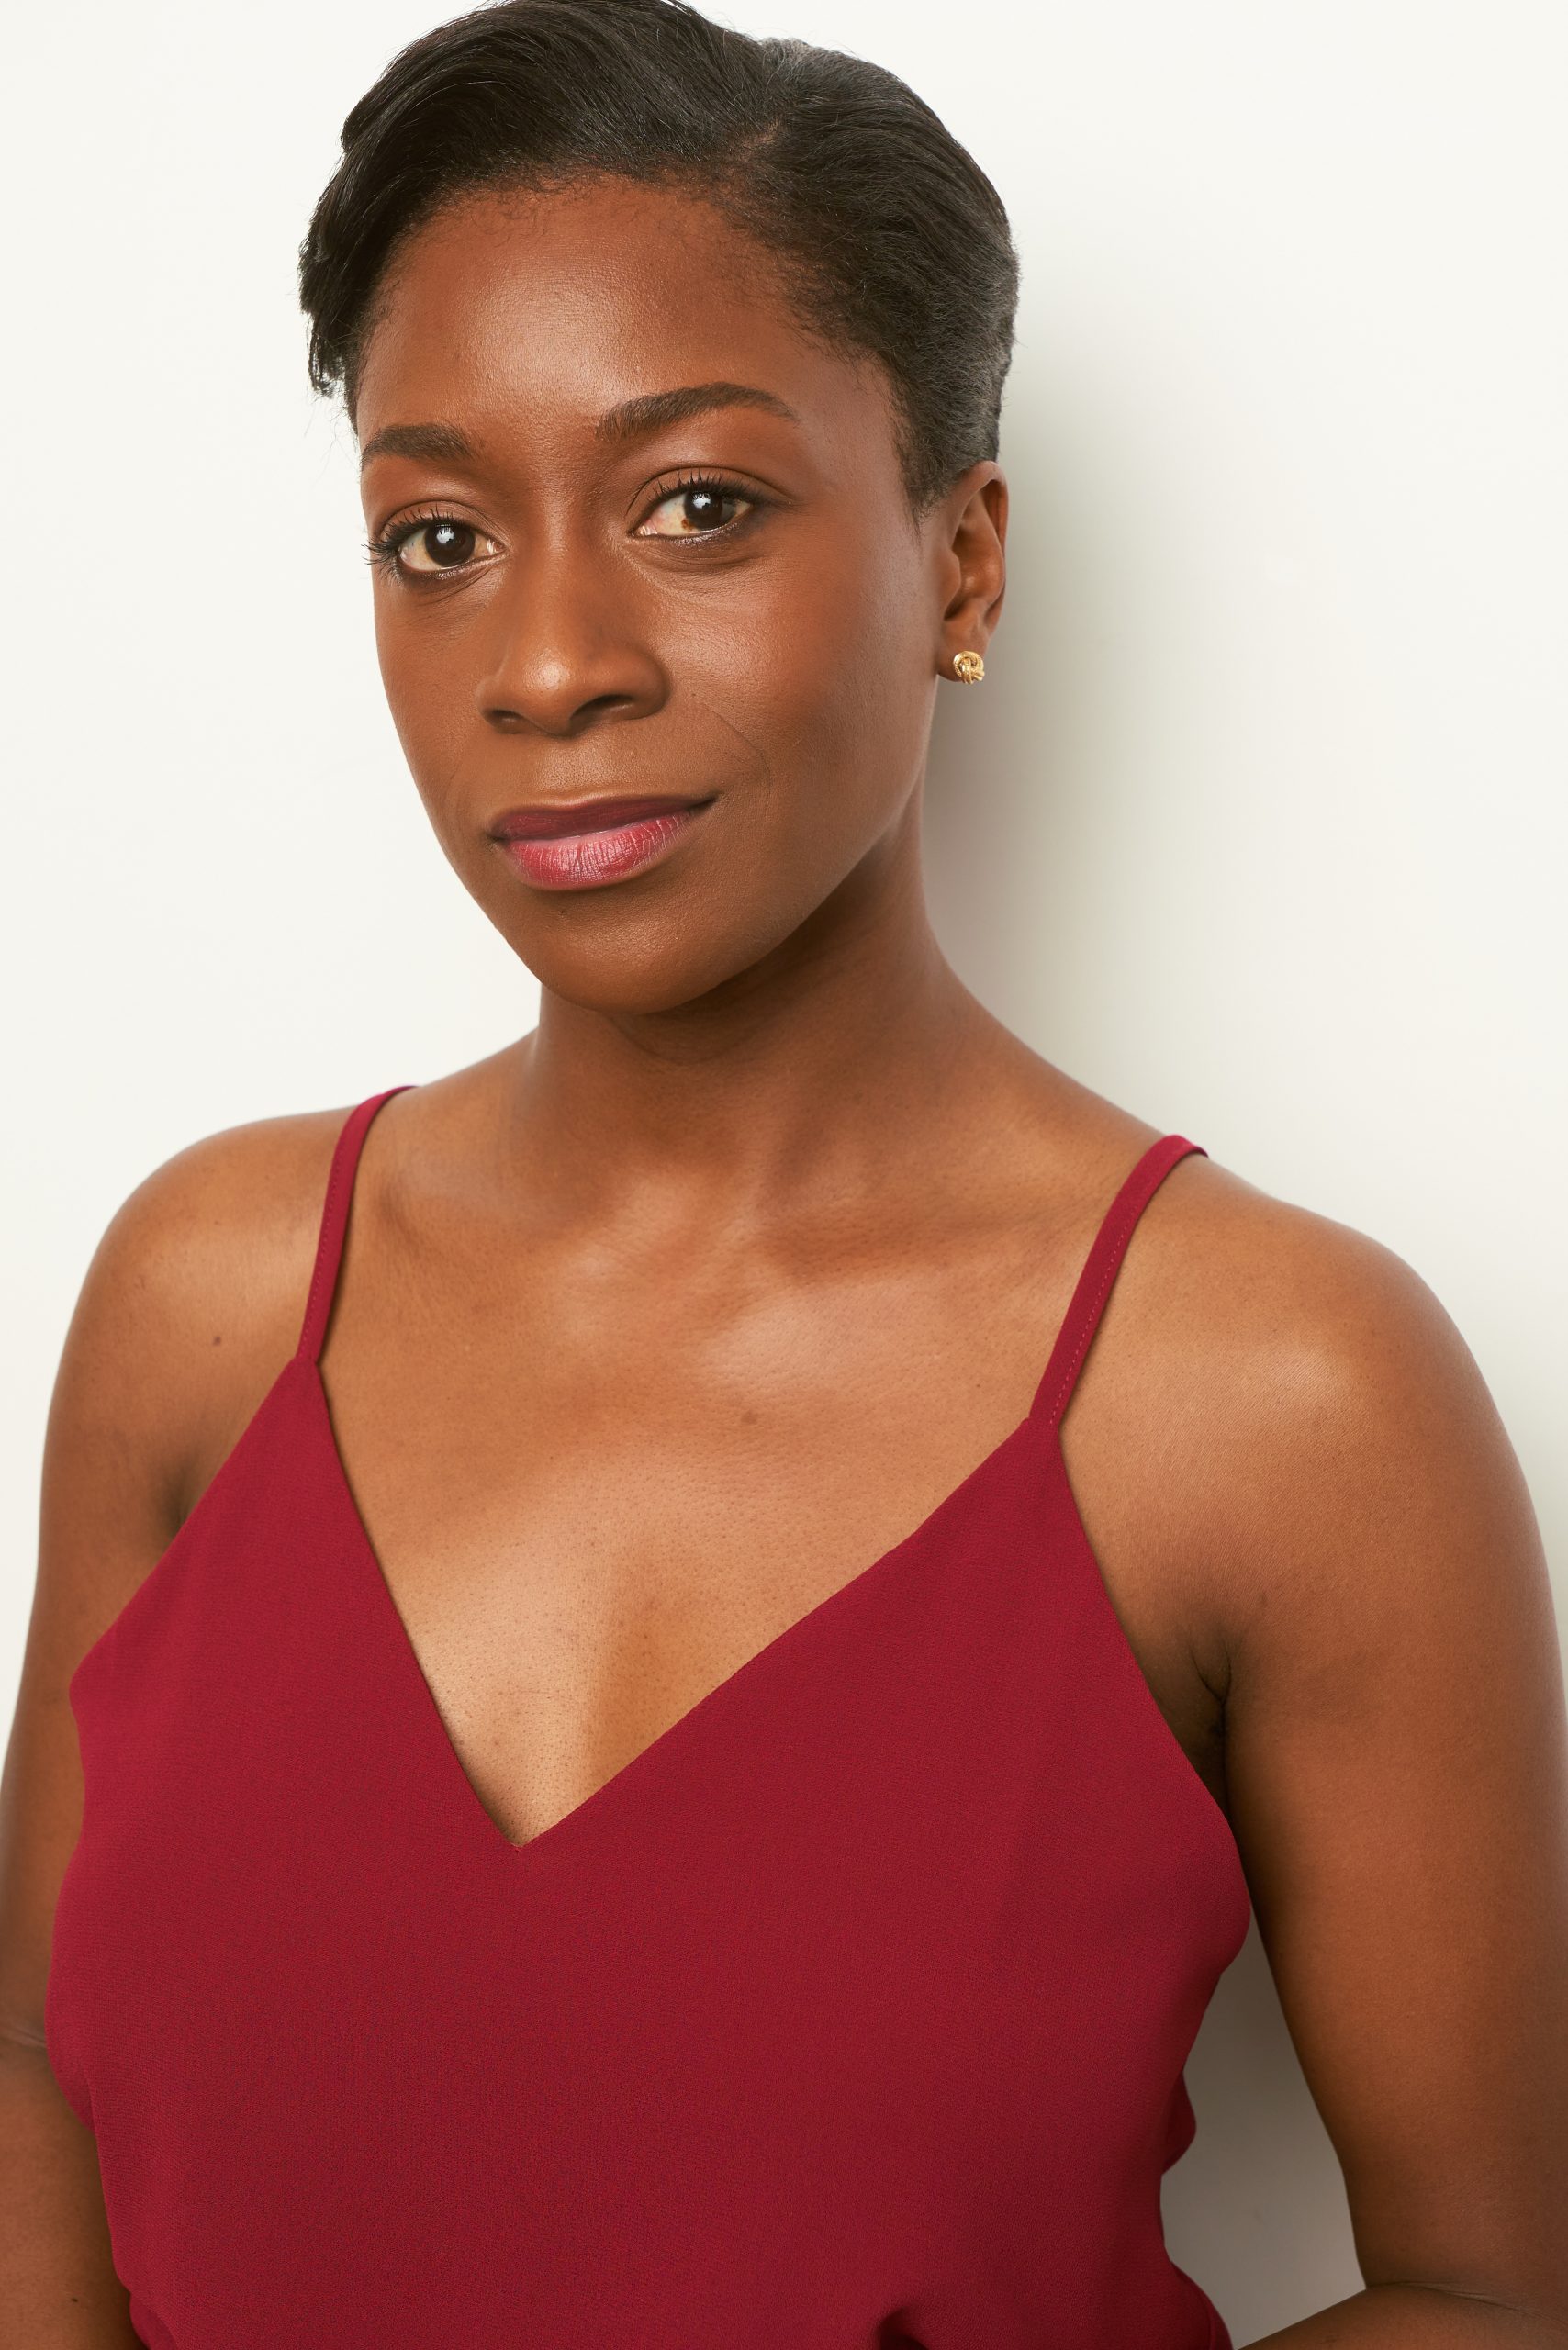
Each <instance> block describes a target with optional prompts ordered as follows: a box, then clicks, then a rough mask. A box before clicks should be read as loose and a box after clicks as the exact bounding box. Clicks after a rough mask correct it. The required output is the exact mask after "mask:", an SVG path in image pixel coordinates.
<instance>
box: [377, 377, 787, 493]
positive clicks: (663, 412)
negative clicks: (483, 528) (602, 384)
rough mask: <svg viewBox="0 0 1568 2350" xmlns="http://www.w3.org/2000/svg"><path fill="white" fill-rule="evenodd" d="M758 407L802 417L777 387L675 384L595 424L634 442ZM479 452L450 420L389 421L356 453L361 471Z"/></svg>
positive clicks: (470, 457) (598, 430) (613, 437)
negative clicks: (404, 460)
mask: <svg viewBox="0 0 1568 2350" xmlns="http://www.w3.org/2000/svg"><path fill="white" fill-rule="evenodd" d="M715 408H762V409H765V410H766V411H767V414H768V415H769V416H781V417H783V418H785V420H787V421H788V422H789V423H790V424H799V422H800V421H801V420H800V418H799V417H798V416H797V415H796V413H795V410H794V409H793V408H791V407H790V404H789V402H788V401H787V400H781V399H780V398H779V397H778V394H777V392H767V391H764V390H763V388H762V386H760V385H759V384H679V385H678V386H676V387H675V388H674V389H673V390H672V391H667V392H644V393H642V394H641V395H640V396H639V397H637V398H636V399H631V400H622V402H621V403H620V405H619V407H616V408H609V409H607V410H606V411H605V413H604V415H603V416H601V417H600V418H599V420H598V421H597V423H596V424H595V426H594V428H593V429H594V437H595V439H596V440H599V441H637V440H641V439H642V438H643V437H644V435H645V434H647V433H650V432H658V431H662V430H663V429H664V427H665V426H666V425H668V424H684V423H685V421H686V420H687V419H688V417H692V416H707V415H710V414H711V412H712V411H713V410H714V409H715ZM478 456H479V452H478V450H477V449H476V447H475V446H474V443H473V442H471V441H470V440H469V438H468V436H467V434H466V433H465V432H460V431H458V429H457V427H456V425H454V424H388V425H386V426H384V427H383V429H382V431H379V432H377V433H375V435H374V436H373V438H372V439H370V440H369V441H367V442H365V444H364V449H363V450H362V451H361V452H360V460H359V465H360V471H361V473H363V472H364V468H365V467H366V465H368V464H369V463H370V461H371V459H372V458H373V457H423V458H425V459H427V460H428V461H429V462H430V463H431V464H476V463H477V462H478Z"/></svg>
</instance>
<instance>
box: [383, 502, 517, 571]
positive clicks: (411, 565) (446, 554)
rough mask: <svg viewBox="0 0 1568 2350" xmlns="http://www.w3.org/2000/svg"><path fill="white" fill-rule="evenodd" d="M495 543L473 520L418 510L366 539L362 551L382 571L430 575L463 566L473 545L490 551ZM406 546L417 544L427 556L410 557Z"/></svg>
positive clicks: (456, 569)
mask: <svg viewBox="0 0 1568 2350" xmlns="http://www.w3.org/2000/svg"><path fill="white" fill-rule="evenodd" d="M495 544H496V543H495V541H494V539H492V538H490V537H489V536H488V535H487V533H486V532H483V531H481V530H480V529H479V528H478V526H477V524H476V523H474V522H464V521H460V520H458V518H457V516H456V515H455V514H420V515H415V516H412V517H410V518H409V519H408V520H404V521H401V522H394V523H393V524H392V526H391V528H390V529H389V530H386V531H383V532H382V533H381V535H380V537H379V538H375V539H370V540H368V541H367V542H366V544H365V553H366V554H368V555H369V557H370V560H371V561H372V562H373V563H374V564H375V565H377V566H378V568H379V569H381V570H382V571H385V572H398V573H400V574H401V575H402V576H404V577H405V578H418V579H432V578H439V577H440V576H441V575H442V573H443V572H447V573H451V572H455V571H464V570H466V568H467V567H468V565H470V564H471V563H472V562H473V560H474V556H475V550H476V548H487V549H488V550H489V551H490V552H491V553H493V552H494V550H495ZM406 547H410V548H411V547H418V548H419V549H420V552H421V553H422V554H425V555H426V556H427V557H428V558H429V560H428V561H426V562H423V563H416V562H412V561H410V560H409V559H408V558H407V557H405V555H404V553H403V550H404V549H405V548H406Z"/></svg>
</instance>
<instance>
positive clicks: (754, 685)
mask: <svg viewBox="0 0 1568 2350" xmlns="http://www.w3.org/2000/svg"><path fill="white" fill-rule="evenodd" d="M931 592H932V591H931V586H930V583H929V582H928V581H927V579H926V578H925V576H924V568H923V565H922V562H921V554H920V550H919V548H918V546H917V545H916V544H915V543H913V540H912V539H911V538H910V536H909V534H908V529H907V525H902V526H901V525H900V523H899V522H898V520H897V519H896V518H895V519H894V520H892V521H891V522H890V524H889V526H888V527H887V529H886V530H885V531H878V530H876V529H874V528H872V527H870V526H868V527H866V528H864V529H863V530H862V531H861V532H859V533H858V534H857V535H853V536H852V535H850V534H849V533H846V532H835V533H831V534H823V535H819V534H814V533H813V534H812V538H811V539H810V540H809V541H808V539H807V537H806V534H804V533H802V534H801V543H800V544H799V545H798V547H797V548H795V549H792V550H791V559H790V562H788V563H782V562H781V563H778V564H763V565H757V566H756V570H755V572H753V573H751V574H750V575H749V576H745V577H744V579H738V580H737V582H736V588H735V592H734V593H732V594H729V595H726V596H725V597H724V598H723V599H722V610H721V603H720V599H715V604H714V608H713V610H712V613H711V625H710V626H708V627H707V628H704V627H703V626H702V625H701V624H700V621H698V624H697V625H695V626H692V625H690V624H689V622H690V616H687V618H686V621H685V623H684V624H683V625H682V626H681V628H680V631H679V634H680V639H681V642H680V643H679V644H678V646H672V648H671V650H672V658H671V664H670V666H671V673H672V676H673V677H674V678H675V680H676V682H677V685H678V688H680V689H681V690H683V691H684V693H685V694H687V695H689V696H690V697H691V698H692V699H695V700H698V701H700V702H701V703H703V704H705V705H706V708H707V710H708V711H710V712H711V714H712V715H713V716H716V717H718V718H720V719H721V720H722V721H724V722H726V723H727V724H728V725H729V726H730V727H731V728H732V729H733V730H734V733H736V734H737V735H739V736H741V737H742V738H743V739H744V741H745V744H746V746H747V748H748V750H749V751H750V753H751V755H752V759H753V762H754V772H755V773H756V778H757V781H758V783H759V784H760V785H761V786H762V787H764V793H765V796H764V798H763V800H762V802H761V804H760V806H759V808H758V811H757V813H758V815H759V817H760V818H761V819H762V820H763V821H764V822H766V825H767V830H768V832H769V834H771V835H772V837H773V838H774V839H775V841H776V842H777V843H778V845H780V846H783V845H785V844H786V843H787V842H788V841H789V840H790V839H791V838H797V839H801V840H808V841H811V842H812V843H815V844H818V845H822V844H823V843H825V842H828V841H832V842H834V844H835V845H837V846H839V847H840V848H841V849H850V850H854V851H855V852H856V853H858V852H859V851H860V850H863V849H864V848H865V847H867V846H868V845H870V843H871V841H872V840H874V839H875V838H876V837H877V836H878V835H879V834H880V833H881V831H882V830H883V829H884V828H885V826H886V824H887V823H888V822H890V819H891V817H892V816H893V815H894V814H895V813H896V811H897V810H898V809H899V807H900V806H901V805H902V802H903V800H904V799H905V798H906V796H907V794H908V792H909V790H910V788H911V787H912V785H913V783H914V782H915V780H916V779H917V778H918V776H919V773H920V768H921V765H922V761H923V759H924V748H925V738H926V733H927V729H928V726H929V722H930V709H931V700H932V695H933V692H934V679H933V677H932V648H933V643H934V633H935V632H934V626H933V622H932V618H931Z"/></svg>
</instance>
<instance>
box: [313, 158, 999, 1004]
mask: <svg viewBox="0 0 1568 2350" xmlns="http://www.w3.org/2000/svg"><path fill="white" fill-rule="evenodd" d="M355 424H356V428H357V431H358V436H359V441H360V446H361V449H362V452H363V463H364V471H363V476H362V480H363V497H364V513H365V520H366V523H367V526H368V531H369V534H370V536H371V538H372V539H373V540H378V541H380V542H382V550H381V554H380V556H379V557H378V560H377V564H376V567H375V632H376V644H377V649H378V653H379V656H380V663H381V673H382V677H383V678H384V680H385V683H386V693H387V698H388V700H389V703H390V706H391V710H392V715H393V719H394V722H395V723H396V725H397V728H398V736H399V739H400V741H401V743H402V745H403V749H404V752H405V754H406V755H407V758H408V761H409V767H410V769H411V771H412V774H413V777H414V779H415V782H416V784H417V786H418V788H419V790H420V796H421V798H422V799H423V801H424V804H425V807H426V809H427V811H429V814H430V818H431V823H432V824H433V825H434V827H435V831H436V834H437V836H438V837H439V839H440V841H441V844H442V848H443V849H444V851H445V853H446V855H447V856H448V858H449V859H450V860H451V863H452V865H453V867H454V869H455V871H456V872H457V874H458V876H459V877H460V878H461V879H462V881H463V883H464V885H465V888H466V889H468V890H470V891H471V893H472V894H473V896H474V897H475V898H476V900H477V901H478V902H479V904H480V905H481V906H483V908H484V909H485V911H486V912H487V914H488V915H489V917H490V919H491V921H492V922H493V923H495V924H496V927H497V928H498V930H499V931H500V932H501V934H502V935H503V936H504V937H505V938H506V939H507V940H508V941H509V943H510V946H512V947H513V948H514V950H515V951H516V953H517V954H518V955H519V957H521V959H522V961H523V962H524V963H526V964H527V965H528V967H529V968H531V969H532V971H533V972H535V973H536V974H537V976H538V977H539V979H541V980H542V981H543V984H544V985H545V986H546V987H547V988H549V989H551V990H554V991H555V992H557V993H559V994H560V995H562V996H565V997H566V998H568V999H570V1000H571V1001H573V1002H577V1003H581V1004H585V1005H591V1006H595V1007H597V1008H599V1009H601V1010H605V1011H626V1012H655V1011H665V1010H668V1009H671V1008H673V1007H675V1006H677V1005H679V1004H683V1003H687V1002H690V1001H692V1000H693V999H694V998H696V997H698V996H700V995H702V994H704V993H706V992H707V991H708V990H711V989H713V988H715V987H717V986H719V985H721V984H722V982H723V981H725V980H727V979H733V978H734V977H735V976H736V975H737V974H739V973H741V972H745V971H748V970H751V969H752V968H753V967H755V966H756V964H757V963H758V962H759V961H760V960H761V959H762V958H763V957H767V956H768V955H770V954H771V953H773V952H774V951H775V950H777V949H778V948H780V947H781V946H783V945H784V943H785V942H786V941H789V940H790V939H791V938H792V937H793V936H794V935H795V934H797V933H798V932H800V931H801V925H802V924H804V923H807V921H808V918H809V917H810V916H812V914H813V913H816V912H817V911H818V909H824V910H826V909H829V908H832V909H835V910H837V911H839V912H843V913H844V914H845V915H846V918H848V917H850V916H852V915H853V912H854V911H855V909H856V907H857V905H860V904H862V903H864V902H865V901H867V899H868V898H869V899H871V900H874V899H875V897H876V895H877V892H878V888H879V883H883V882H885V881H886V880H887V878H888V876H889V875H890V872H891V871H892V869H893V867H894V866H895V864H896V862H897V859H898V856H899V854H900V851H901V848H902V851H903V852H904V853H905V854H906V855H913V840H914V826H915V824H916V822H917V821H918V800H917V799H915V798H914V796H913V787H914V786H915V785H916V783H917V782H918V779H919V777H920V772H921V768H922V764H923V761H924V751H925V742H926V736H927V732H928V729H929V725H930V719H931V710H932V701H933V697H934V694H935V688H936V679H937V676H938V672H939V670H940V669H941V668H943V667H944V666H948V665H949V664H950V661H951V656H952V654H953V653H954V652H955V651H958V650H959V649H961V647H962V646H964V645H965V644H973V645H976V646H980V645H982V644H983V643H984V641H985V636H986V633H987V632H988V629H989V625H990V622H991V621H992V620H993V619H994V616H995V604H996V600H997V598H998V597H999V595H1000V560H1001V553H1000V543H999V538H1000V525H1001V523H1002V520H1003V513H1004V509H1003V505H1002V499H1003V495H1004V494H1003V492H1002V486H1001V481H1000V476H998V475H997V471H996V468H995V467H994V466H993V465H981V466H977V467H975V468H972V469H971V473H970V474H969V475H968V476H965V477H964V481H963V482H962V483H960V484H959V485H958V486H957V487H956V489H955V491H954V492H953V493H951V494H950V495H949V496H948V497H947V498H945V499H944V500H943V501H941V503H940V504H939V505H938V506H937V507H936V508H935V509H934V510H933V512H932V513H931V514H930V515H929V516H927V517H926V518H924V520H921V521H919V522H917V521H916V520H914V519H913V516H912V514H911V512H910V509H909V505H908V501H907V498H906V494H905V489H904V485H903V480H902V475H901V471H900V464H899V454H898V445H897V440H896V437H895V436H896V422H895V411H894V407H893V402H892V397H891V394H890V389H889V387H888V385H887V382H886V379H885V377H884V376H883V375H882V373H881V371H880V369H879V368H878V367H877V366H875V365H874V364H870V363H865V364H857V362H856V361H855V360H854V359H853V358H850V357H846V356H845V355H843V354H841V353H834V352H832V351H829V350H828V349H826V348H825V347H824V346H823V344H822V343H821V342H819V341H816V340H815V339H814V338H813V337H812V335H811V334H810V333H809V332H807V331H806V330H804V329H803V328H802V327H801V324H800V322H799V320H798V319H797V317H796V316H795V314H794V312H793V311H792V310H791V308H790V305H789V303H788V301H787V299H786V298H785V297H784V296H783V294H782V293H781V291H780V290H779V288H778V285H777V283H776V281H775V278H774V274H773V272H772V269H771V267H770V266H769V264H768V263H767V256H766V255H764V254H762V253H761V252H759V251H758V249H757V248H756V246H755V245H754V244H753V243H752V242H751V241H749V240H747V239H746V238H745V237H744V236H742V235H741V234H739V233H738V232H737V231H735V230H734V229H731V228H730V227H728V226H727V225H726V224H725V223H724V222H723V221H722V219H721V218H719V217H718V216H717V215H716V214H715V213H713V212H712V211H711V210H710V209H709V207H707V206H705V205H704V204H702V203H701V202H700V200H697V199H694V198H691V197H687V196H676V195H672V194H669V193H666V192H664V191H655V190H652V189H646V188H641V187H636V186H633V185H627V184H626V183H623V182H602V181H601V182H595V183H590V184H588V185H582V186H579V187H577V188H575V189H571V190H568V191H566V193H563V194H555V195H550V196H517V195H511V196H501V195H498V194H492V193H487V194H485V195H482V196H470V197H467V198H465V199H463V200H461V201H459V202H457V203H456V204H454V206H452V207H449V208H448V209H447V210H446V211H444V212H443V213H442V214H441V215H440V216H439V217H438V218H435V219H434V220H432V221H431V223H430V224H429V225H428V226H427V227H425V228H424V229H421V230H420V232H419V233H418V234H417V235H416V236H415V237H414V238H412V239H411V240H410V241H409V245H408V247H407V248H406V249H405V251H404V252H403V254H402V255H401V256H400V257H399V259H398V262H397V263H396V264H395V267H394V269H393V271H392V272H391V273H390V274H389V277H388V279H387V281H386V287H385V291H384V303H383V315H382V316H381V319H380V322H379V323H378V324H377V326H376V327H375V331H374V333H373V335H372V338H371V341H370V344H369V348H368V351H367V353H366V357H365V363H364V369H363V372H362V375H361V381H360V387H359V397H358V401H357V408H356V415H355ZM977 493H978V494H977ZM965 514H969V515H970V516H971V517H974V518H978V519H977V520H971V521H970V523H969V525H967V526H966V527H967V529H968V532H969V539H971V540H975V541H976V542H977V543H979V542H983V541H989V542H990V543H991V548H992V553H991V557H990V558H989V568H988V562H987V559H984V550H983V547H982V549H981V555H982V559H981V560H980V564H979V574H980V575H982V576H980V580H979V586H978V587H977V586H976V584H975V581H974V579H972V578H971V577H970V573H971V570H973V569H974V565H972V564H971V563H969V562H968V561H966V559H965V554H964V548H965V544H966V543H967V542H966V539H965V529H964V528H961V527H959V518H960V517H961V516H963V515H965ZM971 553H972V549H971ZM644 799H651V800H668V801H671V802H675V803H681V804H683V805H684V807H685V811H686V812H684V813H681V812H678V811H677V810H672V811H666V813H665V815H664V818H663V821H662V822H655V823H654V824H653V825H652V827H651V828H650V827H649V826H647V825H646V824H644V827H643V829H641V830H640V831H636V832H632V833H628V832H627V831H625V830H624V829H622V830H621V831H619V832H612V831H604V832H602V834H601V838H600V841H599V849H598V850H597V851H595V849H594V848H593V846H592V845H591V844H590V845H589V847H588V850H586V851H585V850H584V848H583V847H582V845H581V843H580V840H579V841H577V842H573V843H569V844H560V845H553V846H552V845H541V844H540V842H539V841H538V840H537V839H535V838H529V837H528V834H529V832H530V828H531V827H532V828H535V829H536V828H537V827H538V826H539V825H540V824H541V823H544V824H548V823H550V822H554V821H558V820H559V818H560V815H561V811H562V810H563V808H564V807H565V806H566V803H578V804H580V803H585V802H588V801H593V800H644ZM692 802H699V803H700V806H698V807H697V808H696V809H695V810H694V811H693V810H692V809H691V807H690V803H692ZM618 814H619V815H620V817H621V818H622V821H623V819H624V814H625V811H616V810H614V809H598V810H596V809H592V808H587V807H584V808H583V810H582V820H581V822H577V820H576V819H571V820H569V821H571V822H572V823H573V824H574V826H575V829H576V830H577V833H578V834H579V835H580V834H582V833H583V832H584V831H585V830H586V829H590V828H599V827H603V826H604V825H605V824H606V822H607V819H608V820H615V819H616V818H617V816H618ZM509 834H510V835H517V834H522V835H523V836H524V837H523V838H522V839H521V840H520V839H518V838H517V837H509ZM607 844H608V850H607V849H606V845H607ZM650 852H651V854H650ZM827 918H828V919H831V914H828V916H827ZM818 932H819V925H813V929H812V934H811V935H817V934H818ZM819 943H820V938H819ZM805 944H806V940H805V939H802V941H801V945H802V947H803V946H805Z"/></svg>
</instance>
